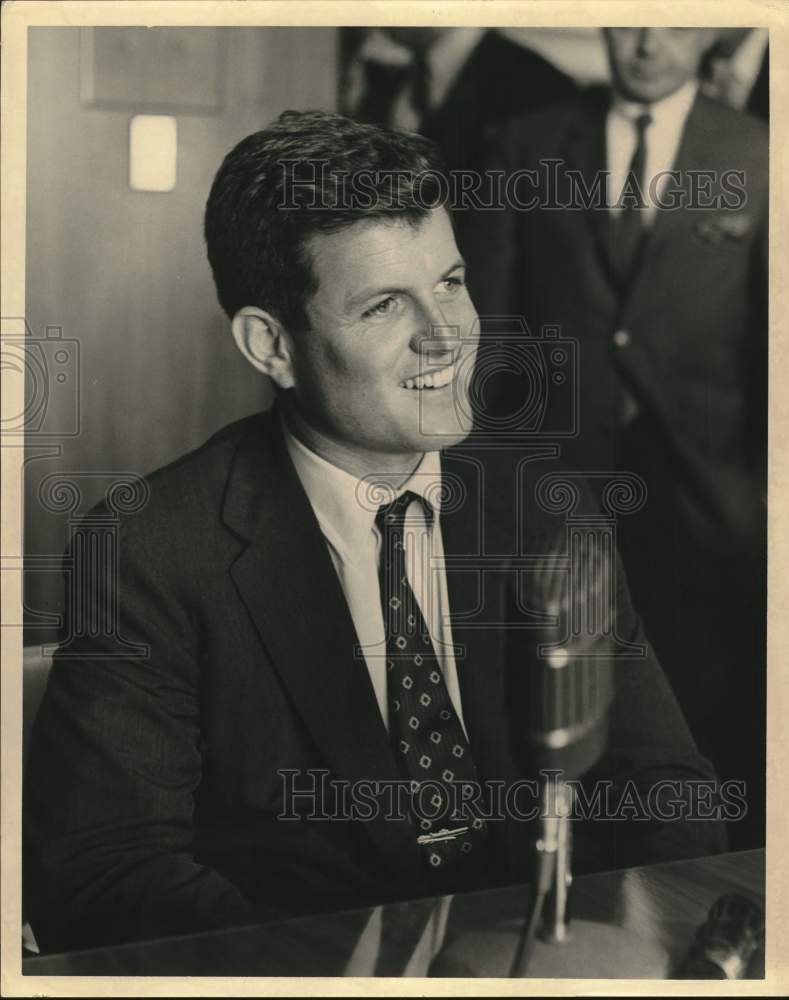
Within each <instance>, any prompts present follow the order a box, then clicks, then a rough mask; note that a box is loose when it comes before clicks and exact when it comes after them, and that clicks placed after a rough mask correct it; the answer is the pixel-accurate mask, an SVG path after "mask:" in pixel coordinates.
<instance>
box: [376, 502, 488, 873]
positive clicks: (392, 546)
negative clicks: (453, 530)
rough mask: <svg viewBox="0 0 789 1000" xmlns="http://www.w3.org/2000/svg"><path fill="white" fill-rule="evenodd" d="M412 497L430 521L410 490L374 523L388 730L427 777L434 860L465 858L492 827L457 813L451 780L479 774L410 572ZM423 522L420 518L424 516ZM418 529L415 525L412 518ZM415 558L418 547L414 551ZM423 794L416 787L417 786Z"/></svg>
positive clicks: (414, 778) (420, 776)
mask: <svg viewBox="0 0 789 1000" xmlns="http://www.w3.org/2000/svg"><path fill="white" fill-rule="evenodd" d="M413 501H416V502H417V503H419V504H424V506H423V510H424V512H425V517H426V518H427V519H428V523H430V520H431V519H432V517H433V510H432V508H431V507H430V505H429V504H428V503H427V502H426V501H422V500H421V498H420V497H418V496H416V495H415V494H414V493H411V492H406V493H403V494H402V496H400V497H398V498H397V499H396V500H394V501H393V502H392V503H390V504H386V505H384V506H382V507H380V508H379V510H378V514H377V516H376V524H377V525H378V528H379V530H380V532H381V564H380V584H381V604H382V609H383V617H384V624H385V629H386V669H387V675H386V677H387V700H388V703H389V735H390V739H391V741H392V747H393V750H394V754H395V759H396V760H397V762H398V766H399V767H400V770H401V773H402V775H403V777H404V778H407V779H410V781H411V783H412V789H415V788H416V785H415V782H418V783H420V784H421V783H424V782H427V783H429V784H427V785H425V789H426V791H427V794H425V795H424V797H423V799H420V807H421V808H420V811H421V812H424V813H425V814H426V815H430V816H432V815H433V809H435V810H436V812H437V815H436V817H435V818H434V819H428V818H426V816H422V817H415V819H416V826H417V835H418V837H419V843H420V845H421V846H422V847H423V849H424V852H425V856H426V859H427V861H428V862H429V864H430V865H431V866H432V867H433V868H439V867H440V866H443V865H450V864H457V863H460V862H462V860H463V859H464V857H465V856H466V855H470V854H471V853H472V852H474V851H477V850H479V848H480V846H481V845H482V843H483V842H484V840H485V837H486V835H487V828H486V826H485V823H484V821H483V820H482V819H480V818H478V817H476V816H474V815H471V814H466V815H464V814H461V815H453V814H452V813H451V812H450V811H448V808H447V807H448V805H449V804H450V802H451V795H450V786H451V783H452V782H457V781H477V773H476V770H475V767H474V762H473V760H472V758H471V751H470V749H469V745H468V741H467V740H466V736H465V733H464V732H463V727H462V725H461V723H460V719H459V718H458V715H457V713H456V712H455V709H454V707H453V705H452V701H451V699H450V697H449V691H448V690H447V686H446V683H445V681H444V675H443V673H442V671H441V666H440V664H439V661H438V658H437V657H436V653H435V650H434V649H433V643H432V641H431V639H430V635H429V633H428V629H427V625H426V623H425V619H424V617H423V615H422V611H421V610H420V607H419V604H418V603H417V600H416V597H415V596H414V592H413V591H412V589H411V586H410V584H409V582H408V576H407V572H406V551H405V549H406V545H405V542H406V535H407V531H406V529H407V525H408V518H407V516H406V512H407V510H408V508H409V506H410V505H411V503H412V502H413ZM418 523H421V518H419V522H418ZM411 525H412V532H411V537H412V538H413V537H414V534H413V529H414V527H415V524H414V520H413V519H412V521H411ZM411 555H412V556H413V557H415V558H418V557H419V554H417V553H413V552H412V553H411ZM417 794H418V793H417Z"/></svg>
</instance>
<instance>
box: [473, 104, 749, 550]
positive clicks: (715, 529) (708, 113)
mask: <svg viewBox="0 0 789 1000" xmlns="http://www.w3.org/2000/svg"><path fill="white" fill-rule="evenodd" d="M608 102H609V97H608V93H607V92H605V91H604V90H601V89H597V88H594V89H592V90H590V91H589V92H588V93H586V94H584V95H583V96H582V97H579V98H577V99H576V100H574V101H571V102H567V103H563V104H561V105H557V106H556V107H555V108H552V109H550V111H548V112H545V113H540V114H537V115H534V116H531V117H529V118H525V119H523V120H522V121H520V122H518V123H516V124H515V125H513V126H512V127H511V128H510V129H509V131H507V132H506V134H505V135H504V136H503V137H502V139H501V141H500V143H499V149H500V152H499V154H498V156H496V157H494V161H493V162H492V163H491V164H489V165H491V166H494V167H497V168H500V169H503V170H505V171H507V173H508V174H509V173H511V172H513V171H516V170H523V169H538V170H539V169H540V168H539V161H540V160H543V161H551V160H553V161H559V167H558V168H556V167H551V168H550V170H551V171H552V172H553V171H556V170H558V177H559V181H558V188H557V195H556V197H555V199H554V204H556V203H560V204H566V203H568V202H569V201H570V184H571V172H572V171H576V172H577V173H578V174H579V175H580V177H582V178H583V181H584V183H585V184H586V186H587V189H591V188H592V187H593V183H594V180H595V178H596V177H597V176H599V175H600V173H601V172H602V171H604V170H605V168H606V149H605V120H606V113H607V110H608ZM767 168H768V163H767V133H766V129H765V127H764V125H763V124H762V123H761V122H759V121H757V120H756V119H753V118H750V117H749V116H746V115H743V114H741V113H739V112H736V111H733V110H732V109H730V108H728V107H725V106H723V105H721V104H718V103H716V102H714V101H712V100H710V99H707V98H705V97H703V96H699V97H698V98H697V99H696V102H695V104H694V106H693V108H692V110H691V112H690V115H689V117H688V119H687V122H686V125H685V129H684V133H683V136H682V141H681V145H680V149H679V152H678V155H677V158H676V162H675V164H674V169H675V170H677V171H680V173H681V181H680V185H681V187H682V188H684V189H685V190H686V191H687V190H688V188H689V185H691V184H695V183H698V184H700V185H701V188H702V195H701V199H702V204H703V203H704V199H705V197H706V201H707V203H709V196H707V195H705V194H704V191H705V190H707V191H709V195H711V196H712V197H725V198H726V199H727V200H728V202H729V204H735V205H737V207H736V208H734V209H727V208H724V207H720V208H710V207H699V208H690V207H680V208H677V209H674V210H661V209H658V211H657V213H656V218H655V220H654V223H653V228H652V232H651V235H650V236H649V239H648V241H647V243H646V248H645V252H644V253H643V255H642V257H641V258H640V262H639V265H638V268H637V271H636V276H635V278H634V280H633V281H632V283H631V284H630V285H629V286H628V287H626V288H622V287H620V286H619V285H618V284H617V281H616V279H615V277H614V269H613V268H612V266H611V259H610V245H611V244H610V233H611V230H610V224H609V213H608V211H607V210H606V209H605V208H601V207H597V208H590V209H583V208H568V209H561V210H556V208H555V207H554V208H535V209H531V210H524V211H517V210H514V209H508V210H507V211H492V212H479V213H475V214H474V218H473V219H472V220H470V222H469V231H470V239H469V241H468V247H469V254H470V259H469V265H470V267H469V282H470V286H471V291H472V297H473V300H474V302H475V304H476V306H477V309H478V311H479V313H480V315H482V316H500V315H502V314H512V313H514V314H516V315H522V316H524V317H525V318H526V320H527V322H528V325H529V328H530V331H531V333H532V334H533V335H534V336H538V335H539V333H540V330H541V328H542V326H543V325H545V324H553V325H557V324H558V325H560V326H561V330H562V335H563V336H565V337H569V338H575V339H577V340H578V342H579V345H580V347H579V364H578V374H577V377H578V379H579V383H580V413H579V419H578V428H579V435H578V437H577V438H575V439H571V440H567V441H565V442H564V443H563V446H562V458H563V460H565V461H566V462H567V464H568V465H570V466H572V467H581V468H597V469H612V468H618V467H621V466H620V464H619V462H620V456H619V454H618V449H619V447H620V442H621V431H622V414H623V412H624V399H623V397H624V393H625V391H627V392H629V393H630V395H631V396H632V397H633V398H634V399H635V400H636V402H637V403H638V406H639V408H640V411H641V414H642V418H643V420H645V421H648V422H649V425H650V428H651V430H650V432H649V437H650V439H651V443H650V447H653V448H659V449H660V451H661V452H662V453H663V454H662V456H661V461H660V462H657V463H656V464H657V465H658V466H659V467H661V468H666V469H668V470H669V475H670V476H671V477H672V478H673V480H674V485H673V488H672V489H673V496H672V505H673V507H674V509H675V510H676V511H678V512H679V517H680V519H681V520H682V522H683V525H684V528H683V530H684V531H686V532H687V533H688V534H689V535H691V536H692V537H693V538H694V539H695V540H696V543H697V544H698V545H699V546H700V547H701V548H702V549H706V550H707V551H711V552H712V551H714V552H721V551H725V552H726V553H727V554H728V555H729V556H730V557H736V556H742V555H744V556H745V557H746V559H750V560H751V561H752V559H753V555H754V553H756V552H759V553H760V552H761V550H762V546H763V538H764V525H765V516H764V510H763V506H762V505H763V495H764V487H765V473H766V405H767V404H766V397H767V381H766V370H767V369H766V365H767V221H768V201H767V194H768V172H767ZM698 171H705V172H707V171H709V172H713V177H712V179H711V180H707V181H705V180H704V179H703V178H701V177H700V176H699V175H698V173H696V172H698ZM732 171H737V172H739V174H738V176H737V177H735V176H733V174H732V173H731V172H732ZM545 172H546V171H545V170H543V171H542V172H541V173H540V177H541V178H543V177H544V176H545ZM726 172H729V173H728V175H727V174H726ZM705 185H706V186H705ZM670 186H672V185H670ZM738 188H742V189H744V193H745V197H744V199H742V203H741V204H737V201H738V199H739V198H740V196H739V195H738V194H737V190H736V189H738ZM534 190H535V189H534V188H533V187H528V188H527V187H526V186H525V185H524V186H522V187H521V188H520V194H519V197H520V199H521V201H524V202H525V201H526V199H527V197H529V198H530V197H531V195H532V194H533V193H534ZM604 191H605V188H604V187H603V192H604ZM538 194H539V197H540V198H542V199H543V201H546V200H548V198H547V193H546V190H545V186H544V184H543V185H541V187H540V188H539V191H538ZM516 391H517V390H516ZM521 391H523V390H522V388H521ZM549 419H550V418H549ZM664 530H666V531H670V530H671V526H670V525H669V524H664Z"/></svg>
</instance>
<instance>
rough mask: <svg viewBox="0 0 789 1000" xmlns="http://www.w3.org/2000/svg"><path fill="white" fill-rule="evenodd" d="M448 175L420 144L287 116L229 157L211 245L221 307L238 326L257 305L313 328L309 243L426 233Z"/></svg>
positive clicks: (368, 129)
mask: <svg viewBox="0 0 789 1000" xmlns="http://www.w3.org/2000/svg"><path fill="white" fill-rule="evenodd" d="M442 170H443V168H442V164H441V162H440V159H439V156H438V152H437V149H436V147H435V146H434V145H433V143H431V142H429V141H428V140H427V139H424V138H422V137H421V136H418V135H414V134H411V133H406V132H396V131H392V130H389V129H384V128H380V127H378V126H376V125H363V124H360V123H358V122H355V121H351V120H350V119H348V118H343V117H342V116H340V115H335V114H329V113H326V112H322V111H285V112H284V113H283V114H281V115H280V116H279V118H278V119H277V120H276V121H275V122H274V123H273V124H272V125H270V126H269V127H268V128H266V129H263V130H262V131H261V132H255V133H254V134H253V135H250V136H247V138H246V139H243V140H242V141H241V142H240V143H239V144H238V145H237V146H236V147H235V148H234V149H233V150H231V152H230V153H228V155H227V156H226V157H225V159H224V161H223V163H222V166H221V167H220V168H219V171H218V172H217V175H216V177H215V178H214V183H213V185H212V187H211V193H210V195H209V197H208V203H207V205H206V213H205V239H206V245H207V250H208V259H209V261H210V264H211V270H212V272H213V275H214V282H215V284H216V290H217V296H218V298H219V302H220V304H221V306H222V308H223V309H224V311H225V312H226V313H227V315H228V316H230V317H231V318H232V317H233V316H234V315H235V314H236V312H238V310H239V309H241V308H242V307H243V306H257V307H258V308H261V309H265V310H266V311H268V312H270V313H271V314H272V315H274V316H276V317H277V319H279V320H280V322H282V323H284V324H285V326H286V327H287V328H288V329H306V327H307V321H306V317H305V314H304V306H305V304H306V302H307V301H308V300H309V298H310V297H311V296H312V295H313V294H314V293H315V292H316V291H317V281H316V279H315V276H314V274H313V272H312V267H311V262H310V258H309V254H308V252H307V247H306V244H307V242H308V240H309V239H310V237H311V236H313V235H314V234H316V233H321V232H323V233H327V232H336V231H338V230H340V229H344V228H346V227H347V226H351V225H353V224H354V223H357V222H361V221H370V220H380V219H391V220H403V221H406V222H408V223H409V224H410V225H418V224H419V223H420V222H421V220H422V219H424V218H425V217H426V215H427V214H428V213H429V211H430V209H431V208H432V207H435V206H436V205H437V204H439V203H440V201H441V198H440V190H441V189H442V181H444V180H445V178H444V177H443V174H442Z"/></svg>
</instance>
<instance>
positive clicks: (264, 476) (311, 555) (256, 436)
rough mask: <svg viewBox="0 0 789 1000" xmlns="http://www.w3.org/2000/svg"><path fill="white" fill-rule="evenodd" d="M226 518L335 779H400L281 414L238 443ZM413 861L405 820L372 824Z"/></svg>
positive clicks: (383, 840) (252, 599) (271, 637)
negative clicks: (238, 538) (242, 541)
mask: <svg viewBox="0 0 789 1000" xmlns="http://www.w3.org/2000/svg"><path fill="white" fill-rule="evenodd" d="M223 517H224V520H225V523H226V524H227V525H228V526H229V527H231V528H232V529H233V530H234V531H235V532H237V533H238V534H240V535H241V536H242V537H243V538H244V539H246V540H247V544H246V546H245V548H244V549H243V551H242V552H241V554H240V555H239V557H238V558H237V559H236V561H235V563H234V564H233V566H232V569H231V574H232V577H233V580H234V582H235V585H236V588H237V590H238V593H239V596H240V598H241V600H242V601H243V602H244V604H245V605H246V607H247V610H248V611H249V614H250V616H251V617H252V620H253V622H254V623H255V626H256V628H257V630H258V633H259V634H260V638H261V641H262V643H263V645H264V646H265V648H266V650H267V651H268V653H269V655H270V657H271V660H272V662H273V664H274V667H275V668H276V670H277V671H278V673H279V675H280V678H281V680H282V682H283V684H284V685H285V687H286V688H287V690H288V692H289V694H290V696H291V698H292V699H293V702H294V704H295V706H296V710H297V712H298V713H299V715H300V716H301V718H302V720H303V722H304V724H305V725H306V727H307V729H308V730H309V732H310V734H311V736H312V737H313V739H314V740H315V743H316V745H317V746H318V749H319V750H320V752H321V753H322V755H323V756H324V757H325V759H326V761H327V763H328V765H329V767H330V769H331V770H332V772H333V777H336V778H339V779H345V780H347V781H350V782H355V781H362V780H368V781H383V780H387V779H393V778H397V777H398V773H397V769H396V765H395V761H394V757H393V755H392V752H391V750H390V747H389V740H388V735H387V732H386V728H385V726H384V724H383V721H382V719H381V715H380V712H379V709H378V703H377V701H376V698H375V694H374V692H373V688H372V684H371V682H370V678H369V674H368V672H367V667H366V664H365V661H364V659H363V658H362V657H356V656H354V649H355V647H356V646H357V645H358V638H357V636H356V631H355V629H354V626H353V621H352V619H351V615H350V611H349V609H348V605H347V603H346V601H345V598H344V595H343V593H342V589H341V587H340V583H339V580H338V579H337V574H336V573H335V570H334V566H333V565H332V562H331V558H330V556H329V553H328V550H327V548H326V543H325V540H324V538H323V535H322V533H321V530H320V527H319V525H318V522H317V519H316V518H315V515H314V513H313V511H312V507H311V505H310V503H309V500H308V499H307V496H306V494H305V493H304V490H303V488H302V486H301V483H300V481H299V479H298V476H297V474H296V471H295V469H294V468H293V465H292V463H291V461H290V458H289V456H288V454H287V448H286V446H285V442H284V439H283V437H282V433H281V430H280V426H279V419H278V417H277V415H276V413H274V414H272V415H270V416H268V417H267V418H266V419H265V423H263V422H261V424H260V425H255V431H254V432H253V433H251V434H250V435H249V436H248V437H247V438H246V439H245V440H244V441H243V442H242V443H241V445H240V446H239V450H238V452H237V455H236V459H235V462H234V466H233V469H232V472H231V476H230V479H229V482H228V489H227V494H226V500H225V505H224V511H223ZM368 829H369V832H370V834H371V835H372V836H373V839H374V840H375V841H376V842H377V843H378V845H379V847H380V848H381V849H382V850H383V851H384V852H385V853H386V854H388V855H390V856H394V857H397V858H399V859H401V860H402V863H403V864H404V865H405V866H406V867H409V866H412V865H418V863H419V855H418V848H417V845H416V842H415V839H414V837H413V832H409V829H408V827H407V825H406V824H405V823H397V822H392V821H391V820H387V819H385V818H384V816H383V815H379V816H377V817H376V818H375V819H374V820H372V821H371V822H370V823H369V824H368Z"/></svg>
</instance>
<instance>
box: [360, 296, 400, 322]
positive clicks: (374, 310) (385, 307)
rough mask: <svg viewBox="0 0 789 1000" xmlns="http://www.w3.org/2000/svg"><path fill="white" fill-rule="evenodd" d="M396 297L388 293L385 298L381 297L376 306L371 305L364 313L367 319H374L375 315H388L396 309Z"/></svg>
mask: <svg viewBox="0 0 789 1000" xmlns="http://www.w3.org/2000/svg"><path fill="white" fill-rule="evenodd" d="M394 306H395V298H394V296H393V295H387V297H386V298H385V299H381V301H380V302H377V303H376V304H375V305H374V306H370V308H369V309H365V311H364V312H363V313H362V316H364V317H365V318H367V319H372V318H373V317H375V316H388V315H389V313H390V312H391V311H392V310H393V309H394Z"/></svg>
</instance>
